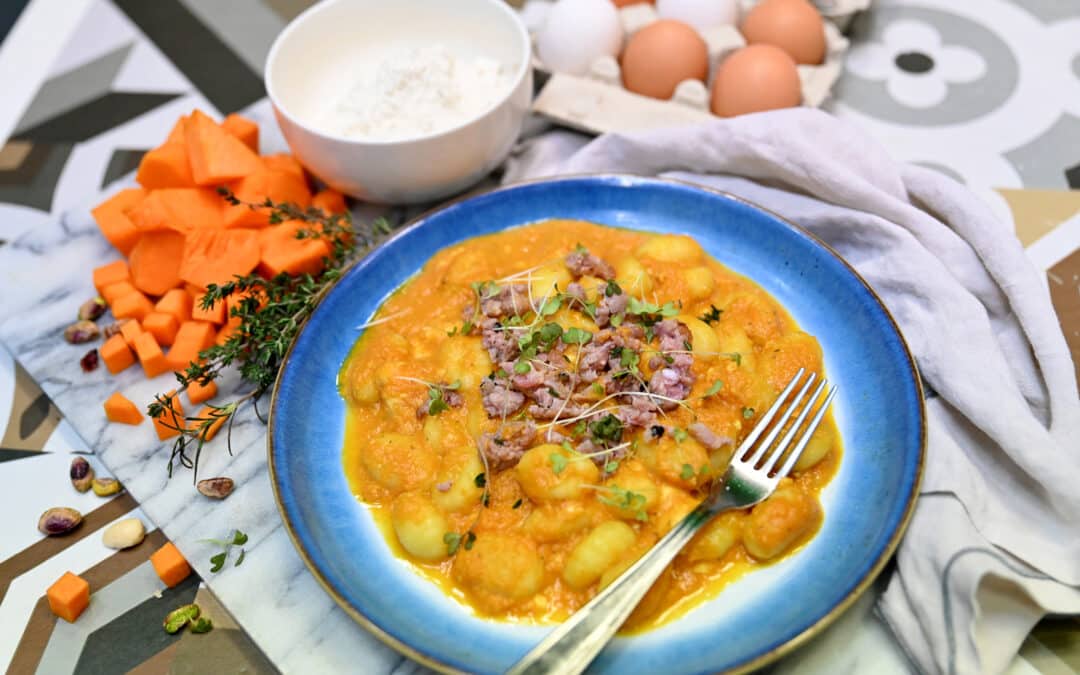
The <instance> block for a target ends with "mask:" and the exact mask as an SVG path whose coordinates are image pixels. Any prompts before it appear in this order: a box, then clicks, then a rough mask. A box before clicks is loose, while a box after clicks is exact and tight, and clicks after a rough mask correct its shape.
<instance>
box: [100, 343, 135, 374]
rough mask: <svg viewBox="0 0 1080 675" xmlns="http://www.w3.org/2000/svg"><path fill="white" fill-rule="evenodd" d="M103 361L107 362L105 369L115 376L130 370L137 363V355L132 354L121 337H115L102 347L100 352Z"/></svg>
mask: <svg viewBox="0 0 1080 675" xmlns="http://www.w3.org/2000/svg"><path fill="white" fill-rule="evenodd" d="M98 354H99V355H100V356H101V360H102V361H104V362H105V368H107V369H108V371H109V372H110V373H112V374H113V375H115V374H117V373H119V372H120V371H121V370H124V369H125V368H128V367H129V366H131V365H132V364H133V363H135V355H134V354H133V353H131V349H129V348H128V346H127V342H125V341H124V338H123V337H122V336H120V335H113V336H112V337H111V338H109V339H108V340H106V341H105V344H103V345H101V349H99V350H98Z"/></svg>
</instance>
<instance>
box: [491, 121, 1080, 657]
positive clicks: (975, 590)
mask: <svg viewBox="0 0 1080 675" xmlns="http://www.w3.org/2000/svg"><path fill="white" fill-rule="evenodd" d="M595 172H626V173H635V174H644V175H661V176H667V177H674V178H679V179H683V180H688V181H693V182H697V183H701V184H705V185H708V186H711V187H715V188H720V189H722V190H726V191H728V192H731V193H734V194H737V195H739V196H741V197H743V198H745V199H748V200H750V201H752V202H756V203H758V204H760V205H762V206H765V207H767V208H769V209H771V210H772V211H774V212H776V213H778V214H780V215H781V216H783V217H785V218H788V219H789V220H792V221H794V222H796V223H798V224H799V225H801V226H803V227H805V228H807V229H808V230H810V231H811V232H813V233H814V234H816V235H817V236H819V237H820V238H822V239H823V240H825V241H826V242H827V243H828V244H830V245H831V246H832V247H833V248H835V249H836V250H837V251H838V252H839V253H840V254H841V255H842V256H843V257H844V258H846V259H847V260H848V262H850V263H851V264H852V265H854V267H855V268H856V269H857V270H858V271H859V273H860V274H861V275H862V276H863V278H865V279H866V280H867V281H868V282H869V283H870V285H871V286H873V288H874V290H875V291H876V292H877V293H878V295H879V296H880V297H881V298H882V300H883V301H884V302H885V305H886V306H887V307H888V308H889V311H890V312H891V313H892V315H893V316H894V317H895V319H896V321H897V322H898V324H899V325H900V328H901V331H902V332H903V334H904V337H905V338H906V339H907V342H908V345H909V346H910V348H911V350H912V352H913V353H914V355H915V357H916V359H917V361H918V364H919V368H920V371H921V373H922V376H923V378H924V380H925V382H926V384H927V385H928V387H929V388H928V391H929V392H930V400H929V401H928V405H927V415H928V425H929V432H928V445H927V454H926V460H927V461H926V472H925V476H924V480H923V484H922V487H921V494H920V497H919V501H918V504H917V507H916V511H915V515H914V517H913V519H912V521H911V524H910V527H909V529H908V533H907V535H906V536H905V538H904V539H903V541H902V543H901V544H900V548H899V550H898V553H897V565H896V571H895V572H894V576H893V577H892V579H891V580H890V581H889V583H888V586H887V589H886V592H885V593H884V595H883V596H882V598H881V599H880V600H879V604H878V611H879V613H880V615H881V616H883V618H884V619H885V620H886V621H887V622H888V624H889V625H890V626H891V628H892V630H893V632H894V633H895V635H896V637H897V639H898V640H899V641H900V643H901V645H902V646H903V647H904V648H905V649H906V650H907V652H908V653H909V655H910V656H911V658H912V659H913V660H914V661H915V663H917V664H918V665H919V666H920V668H921V669H922V670H924V671H926V672H931V673H977V672H978V673H998V672H1002V671H1003V670H1004V669H1005V668H1006V667H1007V666H1008V664H1009V663H1010V661H1011V660H1012V658H1013V657H1014V656H1015V654H1016V653H1017V651H1018V650H1019V647H1020V644H1021V643H1022V642H1023V640H1024V638H1025V636H1026V635H1027V633H1028V632H1029V631H1030V630H1031V628H1032V626H1034V624H1035V623H1036V622H1037V621H1038V620H1039V619H1040V618H1041V617H1042V616H1044V615H1046V614H1048V613H1080V537H1078V536H1077V534H1076V533H1077V530H1076V527H1077V523H1080V489H1078V487H1077V486H1080V400H1078V397H1077V385H1076V377H1075V374H1074V370H1073V365H1072V360H1071V357H1070V355H1069V351H1068V349H1067V347H1066V344H1065V340H1064V338H1063V336H1062V332H1061V328H1060V326H1059V324H1058V322H1057V319H1056V317H1055V314H1054V311H1053V307H1052V305H1051V303H1050V299H1049V294H1048V291H1047V288H1046V284H1045V281H1043V280H1042V279H1041V278H1040V274H1039V273H1038V272H1037V271H1036V270H1035V269H1034V267H1033V266H1032V265H1031V263H1030V262H1029V261H1028V259H1027V258H1026V257H1025V255H1024V251H1023V249H1022V247H1021V245H1020V243H1019V242H1018V241H1017V239H1016V236H1015V235H1014V234H1013V232H1012V230H1011V228H1010V227H1009V226H1008V224H1007V223H1003V222H1002V221H1001V220H1000V219H999V218H997V217H996V216H994V215H993V214H992V213H991V211H990V210H989V209H988V208H987V207H986V206H985V205H984V204H983V203H982V202H981V201H979V199H977V198H976V197H975V196H974V195H973V194H972V193H971V192H970V191H969V190H967V189H966V188H965V187H964V186H962V185H960V184H959V183H957V182H955V181H953V180H952V179H950V178H948V177H946V176H944V175H942V174H940V173H938V172H935V171H932V170H929V169H924V168H920V167H916V166H910V165H905V164H900V163H897V162H895V161H893V160H892V159H890V158H889V156H888V155H887V154H886V153H885V152H884V151H883V150H882V149H881V148H880V147H879V146H878V145H877V144H876V143H875V142H874V141H873V140H872V139H870V138H867V137H866V136H865V135H863V134H862V133H861V132H860V131H859V130H858V129H857V128H855V127H853V126H852V125H850V124H849V123H846V122H844V121H842V120H838V119H836V118H834V117H831V116H829V115H827V114H825V113H822V112H818V111H812V110H803V109H800V110H789V111H778V112H772V113H765V114H759V115H749V116H745V117H739V118H734V119H731V120H718V121H716V122H710V123H708V124H704V125H700V126H693V127H680V128H674V129H667V130H661V131H651V132H647V133H639V134H626V135H620V134H609V135H605V136H601V137H600V138H597V139H596V140H593V141H591V142H590V141H589V139H587V138H585V137H583V136H580V135H578V134H574V133H572V132H567V131H552V132H548V133H546V134H543V135H540V136H536V137H534V138H531V139H528V140H526V141H524V142H523V143H522V144H521V145H520V146H519V147H518V148H517V149H516V151H515V153H514V155H513V156H512V157H511V158H510V160H509V162H508V164H507V167H506V172H505V174H504V180H505V181H507V182H510V181H515V180H519V179H523V178H535V177H540V176H550V175H558V174H576V173H595Z"/></svg>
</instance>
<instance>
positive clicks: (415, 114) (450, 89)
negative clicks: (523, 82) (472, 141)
mask: <svg viewBox="0 0 1080 675" xmlns="http://www.w3.org/2000/svg"><path fill="white" fill-rule="evenodd" d="M357 66H358V67H357V71H358V72H357V79H356V83H355V84H354V85H353V87H352V88H351V89H350V90H349V91H348V92H347V93H346V94H345V96H343V97H342V98H341V100H340V101H338V102H337V105H335V106H334V107H333V108H331V109H330V110H328V111H327V112H326V114H325V116H324V119H323V125H324V126H325V128H326V130H327V131H330V132H332V133H336V134H340V135H342V136H347V137H349V138H355V139H358V140H371V141H392V140H399V139H404V138H412V137H416V136H425V135H427V134H433V133H437V132H439V131H445V130H447V129H450V128H451V127H455V126H457V125H458V124H461V123H462V122H465V121H467V120H469V119H472V118H474V117H476V116H477V115H479V114H481V113H483V112H484V111H485V110H487V109H488V108H490V107H491V106H493V105H494V104H495V103H496V102H497V101H498V100H499V99H501V98H502V97H503V96H504V95H505V93H506V90H507V89H508V88H509V86H510V75H509V73H507V72H506V71H507V69H506V68H504V67H503V66H502V65H501V64H500V63H499V62H497V61H495V60H492V59H488V58H478V57H463V56H457V55H455V54H454V53H453V52H451V51H449V50H448V49H447V48H446V47H444V46H442V45H430V46H427V47H421V48H417V49H408V50H398V51H396V52H390V53H387V55H386V56H385V57H384V58H383V59H382V60H381V61H380V62H378V63H374V64H372V63H367V64H357Z"/></svg>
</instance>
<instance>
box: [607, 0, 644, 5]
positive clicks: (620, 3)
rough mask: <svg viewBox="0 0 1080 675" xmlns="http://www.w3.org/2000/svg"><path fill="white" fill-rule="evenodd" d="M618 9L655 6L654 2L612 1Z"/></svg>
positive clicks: (641, 0)
mask: <svg viewBox="0 0 1080 675" xmlns="http://www.w3.org/2000/svg"><path fill="white" fill-rule="evenodd" d="M611 3H612V4H613V5H615V6H616V7H628V6H630V5H644V4H649V5H651V4H653V0H611Z"/></svg>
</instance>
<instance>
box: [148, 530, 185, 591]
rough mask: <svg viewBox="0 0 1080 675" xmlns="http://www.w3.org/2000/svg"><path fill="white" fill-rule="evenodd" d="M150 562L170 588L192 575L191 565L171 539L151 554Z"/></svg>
mask: <svg viewBox="0 0 1080 675" xmlns="http://www.w3.org/2000/svg"><path fill="white" fill-rule="evenodd" d="M150 564H152V565H153V566H154V571H155V572H157V575H158V578H160V579H161V580H162V581H164V582H165V585H166V586H168V587H169V588H172V587H173V586H175V585H177V584H178V583H180V582H181V581H183V580H184V579H187V578H188V577H189V576H191V565H189V564H188V561H187V560H184V556H182V555H180V550H179V549H178V548H176V546H174V545H173V543H172V542H171V541H170V542H169V543H167V544H165V545H164V546H162V547H161V548H159V549H158V550H156V551H154V552H153V553H152V554H151V555H150Z"/></svg>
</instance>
